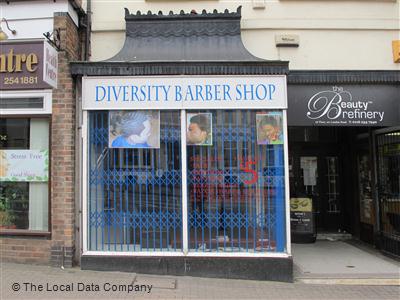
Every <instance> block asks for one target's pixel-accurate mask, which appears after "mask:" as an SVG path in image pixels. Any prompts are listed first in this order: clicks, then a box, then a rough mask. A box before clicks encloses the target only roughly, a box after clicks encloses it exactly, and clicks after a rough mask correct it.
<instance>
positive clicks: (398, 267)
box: [292, 240, 400, 299]
mask: <svg viewBox="0 0 400 300" xmlns="http://www.w3.org/2000/svg"><path fill="white" fill-rule="evenodd" d="M292 253H293V262H294V266H295V272H294V275H295V278H296V280H297V281H299V282H303V283H327V284H357V285H363V284H365V285H400V262H399V261H397V260H394V259H391V258H389V257H387V256H384V255H383V254H382V253H380V252H379V251H377V250H376V249H373V248H372V247H370V246H367V245H366V244H363V243H361V242H357V241H355V240H348V241H340V240H320V241H318V240H317V242H316V243H311V244H292ZM398 299H400V296H399V298H398Z"/></svg>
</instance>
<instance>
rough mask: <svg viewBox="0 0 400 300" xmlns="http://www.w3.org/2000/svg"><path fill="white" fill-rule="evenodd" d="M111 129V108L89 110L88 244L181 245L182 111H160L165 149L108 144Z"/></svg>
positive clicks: (121, 247) (129, 247)
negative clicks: (109, 114) (109, 119)
mask: <svg viewBox="0 0 400 300" xmlns="http://www.w3.org/2000/svg"><path fill="white" fill-rule="evenodd" d="M108 135H109V121H108V112H107V111H99V112H90V113H89V201H88V211H89V213H88V224H89V230H88V245H89V247H88V248H89V250H97V251H180V250H181V249H182V238H181V237H182V210H181V199H182V195H181V153H180V151H181V131H180V113H179V112H177V111H162V112H160V149H126V148H125V149H115V148H109V147H108V145H109V144H108V143H109V141H108Z"/></svg>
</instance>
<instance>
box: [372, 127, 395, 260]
mask: <svg viewBox="0 0 400 300" xmlns="http://www.w3.org/2000/svg"><path fill="white" fill-rule="evenodd" d="M377 147H378V151H377V152H378V180H379V186H378V195H379V205H380V214H381V216H380V218H381V224H380V225H381V237H382V248H383V250H385V251H387V252H390V253H392V254H395V255H397V256H400V131H394V132H389V133H385V134H380V135H377Z"/></svg>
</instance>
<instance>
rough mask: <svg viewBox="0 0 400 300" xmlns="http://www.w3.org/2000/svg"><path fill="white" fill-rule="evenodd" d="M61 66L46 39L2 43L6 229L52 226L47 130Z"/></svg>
mask: <svg viewBox="0 0 400 300" xmlns="http://www.w3.org/2000/svg"><path fill="white" fill-rule="evenodd" d="M57 67H58V63H57V51H56V50H55V49H53V48H52V47H51V46H50V45H49V44H47V43H46V42H44V41H32V42H8V43H5V42H3V43H2V44H1V56H0V71H1V81H0V88H1V90H2V92H1V97H0V108H1V118H0V129H1V133H0V134H1V136H0V149H1V150H0V160H1V167H0V196H1V199H0V200H1V201H0V205H1V206H0V214H1V215H0V216H1V223H0V226H1V233H2V234H9V235H12V234H17V235H18V234H25V235H29V234H43V235H45V234H47V233H48V232H49V231H50V228H49V202H50V200H49V199H50V198H49V189H50V186H49V178H50V176H49V157H50V156H49V151H50V149H49V148H50V147H49V140H50V135H49V133H50V119H51V113H52V88H55V87H57Z"/></svg>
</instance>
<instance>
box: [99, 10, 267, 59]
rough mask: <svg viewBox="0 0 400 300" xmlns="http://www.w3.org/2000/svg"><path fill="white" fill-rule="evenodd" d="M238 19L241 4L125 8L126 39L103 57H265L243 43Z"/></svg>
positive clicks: (239, 17)
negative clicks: (220, 7)
mask: <svg viewBox="0 0 400 300" xmlns="http://www.w3.org/2000/svg"><path fill="white" fill-rule="evenodd" d="M240 19H241V7H239V8H238V9H237V11H236V12H229V11H228V10H225V11H224V12H223V13H218V12H217V11H216V10H214V11H213V12H212V13H207V12H206V11H205V10H203V11H202V13H200V14H199V13H197V12H196V11H194V10H192V11H191V12H190V13H185V12H184V11H181V12H180V13H179V14H174V13H173V12H172V11H171V12H170V13H169V14H168V15H164V14H163V13H162V12H159V13H158V14H153V13H152V12H151V11H149V12H148V13H147V14H142V13H141V12H140V11H138V12H137V13H136V14H130V13H129V10H128V9H127V8H125V22H126V36H125V43H124V45H123V47H122V49H121V50H120V51H119V53H117V54H116V55H115V56H113V57H111V58H110V59H107V60H106V61H110V62H120V61H125V62H145V61H169V62H173V61H225V60H235V61H265V60H264V59H261V58H258V57H255V56H254V55H252V54H251V53H249V52H248V51H247V49H246V48H245V47H244V45H243V42H242V39H241V35H240Z"/></svg>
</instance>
